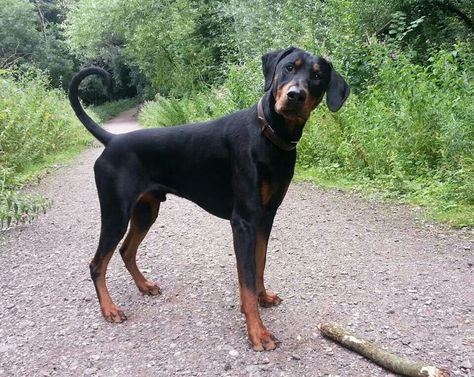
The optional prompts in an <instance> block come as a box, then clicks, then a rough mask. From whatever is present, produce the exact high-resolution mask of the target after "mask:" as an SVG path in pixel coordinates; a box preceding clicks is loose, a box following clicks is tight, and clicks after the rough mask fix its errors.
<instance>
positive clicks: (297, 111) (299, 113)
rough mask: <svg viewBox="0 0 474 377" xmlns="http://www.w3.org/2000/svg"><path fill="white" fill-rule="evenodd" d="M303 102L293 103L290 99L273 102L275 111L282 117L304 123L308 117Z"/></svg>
mask: <svg viewBox="0 0 474 377" xmlns="http://www.w3.org/2000/svg"><path fill="white" fill-rule="evenodd" d="M306 108H307V106H306V105H305V103H304V102H303V103H294V102H290V101H278V102H277V103H276V104H275V111H276V113H277V114H280V115H281V116H282V117H283V118H285V119H287V120H290V121H292V122H298V123H304V122H306V120H307V119H308V116H309V113H308V111H307V109H306Z"/></svg>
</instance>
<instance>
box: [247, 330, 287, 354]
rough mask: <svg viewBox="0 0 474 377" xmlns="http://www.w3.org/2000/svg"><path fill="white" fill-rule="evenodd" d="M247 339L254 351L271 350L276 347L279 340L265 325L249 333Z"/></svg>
mask: <svg viewBox="0 0 474 377" xmlns="http://www.w3.org/2000/svg"><path fill="white" fill-rule="evenodd" d="M249 340H250V343H251V344H252V349H253V350H254V351H256V352H261V351H271V350H274V349H275V348H277V347H278V345H279V344H280V342H279V341H278V339H277V338H275V337H274V336H273V335H272V333H270V331H268V330H267V329H266V328H265V327H264V328H263V329H261V330H258V331H255V332H252V333H250V332H249Z"/></svg>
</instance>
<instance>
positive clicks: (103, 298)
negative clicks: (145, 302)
mask: <svg viewBox="0 0 474 377" xmlns="http://www.w3.org/2000/svg"><path fill="white" fill-rule="evenodd" d="M113 252H114V250H111V251H110V252H108V253H107V254H106V255H105V256H104V258H103V259H102V260H101V261H99V268H98V272H97V278H96V279H95V281H94V283H95V287H96V289H97V296H98V298H99V304H100V309H101V311H102V315H103V316H104V318H105V320H106V321H107V322H114V323H120V322H123V321H125V320H126V319H127V317H126V316H125V314H124V313H123V311H121V310H120V308H119V307H117V306H116V305H115V304H114V302H113V301H112V298H111V297H110V293H109V290H108V289H107V284H106V272H107V266H108V264H109V261H110V259H111V258H112V255H113Z"/></svg>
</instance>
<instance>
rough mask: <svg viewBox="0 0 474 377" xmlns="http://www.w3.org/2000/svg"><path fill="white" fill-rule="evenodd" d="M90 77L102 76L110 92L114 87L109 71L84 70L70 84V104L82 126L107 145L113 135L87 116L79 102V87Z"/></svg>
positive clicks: (93, 68) (94, 68)
mask: <svg viewBox="0 0 474 377" xmlns="http://www.w3.org/2000/svg"><path fill="white" fill-rule="evenodd" d="M90 75H98V76H101V77H102V78H103V79H104V81H105V85H106V86H107V90H110V88H111V87H112V78H111V76H110V74H109V73H108V72H107V71H105V70H104V69H102V68H99V67H89V68H84V69H82V70H81V71H79V72H78V73H77V74H76V75H75V76H74V77H73V78H72V81H71V84H69V102H71V106H72V108H73V110H74V112H75V113H76V115H77V117H78V118H79V120H80V121H81V122H82V124H83V125H84V126H85V127H86V128H87V130H88V131H89V132H90V133H91V134H92V135H94V137H95V138H96V139H97V140H99V141H100V142H101V143H102V144H104V145H107V144H108V143H109V141H110V140H111V139H112V138H113V134H111V133H110V132H107V131H106V130H104V129H103V128H102V127H101V126H99V125H98V124H97V123H96V122H94V121H93V120H92V118H91V117H90V116H89V115H87V113H86V112H85V111H84V109H83V107H82V106H81V103H80V102H79V93H78V92H79V85H80V83H81V82H82V80H84V79H85V78H86V77H87V76H90Z"/></svg>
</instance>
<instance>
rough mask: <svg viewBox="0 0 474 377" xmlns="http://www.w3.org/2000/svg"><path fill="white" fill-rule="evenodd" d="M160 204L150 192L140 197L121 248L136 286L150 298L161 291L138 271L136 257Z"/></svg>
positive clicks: (121, 253)
mask: <svg viewBox="0 0 474 377" xmlns="http://www.w3.org/2000/svg"><path fill="white" fill-rule="evenodd" d="M160 203H161V202H160V201H159V200H158V199H157V197H156V196H155V195H154V194H153V193H150V192H148V193H145V194H143V195H141V196H140V198H139V199H138V201H137V203H136V204H135V207H134V209H133V212H132V217H131V220H130V229H129V231H128V234H127V237H126V238H125V241H124V242H123V244H122V246H121V247H120V255H121V256H122V259H123V261H124V262H125V266H126V267H127V270H128V271H129V272H130V275H132V278H133V280H134V281H135V284H136V285H137V287H138V289H139V290H140V292H142V293H143V294H144V295H149V296H156V295H158V294H160V293H161V290H160V287H159V286H158V285H157V284H156V283H154V282H153V281H151V280H148V279H146V278H145V277H144V276H143V274H142V273H141V271H140V270H139V269H138V266H137V261H136V256H137V249H138V246H139V245H140V243H141V242H142V241H143V239H144V238H145V236H146V234H147V232H148V230H149V229H150V227H151V226H152V224H153V223H154V222H155V220H156V218H157V216H158V212H159V209H160Z"/></svg>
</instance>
